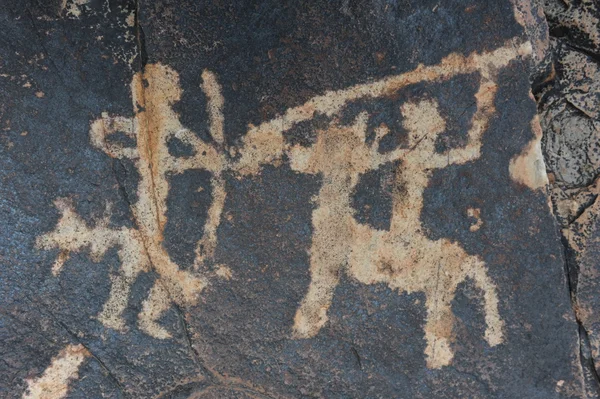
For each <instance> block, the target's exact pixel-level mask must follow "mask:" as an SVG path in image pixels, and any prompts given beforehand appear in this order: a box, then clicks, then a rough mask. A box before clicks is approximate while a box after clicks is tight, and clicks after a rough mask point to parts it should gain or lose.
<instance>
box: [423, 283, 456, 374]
mask: <svg viewBox="0 0 600 399" xmlns="http://www.w3.org/2000/svg"><path fill="white" fill-rule="evenodd" d="M449 283H450V281H447V280H446V279H445V278H444V274H443V272H442V273H440V274H439V275H438V279H437V280H436V281H432V287H431V289H430V290H428V291H429V292H426V295H427V301H426V303H425V305H426V307H427V321H426V323H425V340H426V341H427V346H426V348H425V355H427V367H428V368H431V369H439V368H441V367H443V366H447V365H449V364H450V362H451V361H452V358H453V357H454V353H453V352H452V348H451V347H450V341H451V337H452V327H453V325H454V315H453V314H452V309H451V303H450V302H451V300H452V297H453V296H454V290H453V289H452V287H448V286H447V285H448V284H449ZM433 284H435V286H433Z"/></svg>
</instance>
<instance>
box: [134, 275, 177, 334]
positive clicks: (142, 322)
mask: <svg viewBox="0 0 600 399" xmlns="http://www.w3.org/2000/svg"><path fill="white" fill-rule="evenodd" d="M170 307H171V299H170V298H169V295H168V293H167V290H166V289H165V288H164V287H163V285H162V283H161V281H160V280H156V281H155V282H154V286H153V287H152V288H151V289H150V293H149V294H148V298H146V300H145V301H144V302H143V304H142V311H141V312H140V314H139V315H138V326H139V328H140V330H142V331H144V332H145V333H146V334H148V335H150V336H152V337H154V338H157V339H167V338H170V337H171V334H170V333H169V332H168V331H167V330H166V329H164V328H163V327H162V326H160V325H159V324H158V319H159V318H160V317H161V316H162V314H163V313H164V312H165V311H167V310H168V309H169V308H170Z"/></svg>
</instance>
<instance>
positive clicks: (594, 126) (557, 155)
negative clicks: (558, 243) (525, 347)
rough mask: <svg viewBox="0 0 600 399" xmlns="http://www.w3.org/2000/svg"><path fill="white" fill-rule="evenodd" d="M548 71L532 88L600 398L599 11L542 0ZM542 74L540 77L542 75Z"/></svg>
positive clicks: (593, 387) (593, 5)
mask: <svg viewBox="0 0 600 399" xmlns="http://www.w3.org/2000/svg"><path fill="white" fill-rule="evenodd" d="M538 6H539V7H541V8H543V11H544V13H545V16H546V19H547V23H548V26H549V41H548V44H549V45H548V51H547V54H549V55H550V57H551V59H552V68H551V70H550V71H549V73H547V75H546V78H545V79H542V80H541V81H537V82H534V86H533V90H534V93H535V96H536V99H537V101H538V107H539V113H540V118H541V123H542V128H543V131H544V147H543V148H544V155H545V159H546V166H547V169H548V174H549V178H550V183H551V185H550V196H551V199H552V204H553V209H554V214H555V216H556V219H557V222H558V224H559V226H560V228H561V234H562V237H563V244H564V246H565V257H566V261H567V264H566V266H565V270H566V273H567V275H568V278H569V285H570V290H571V299H572V302H573V307H574V310H575V314H576V317H577V321H578V323H579V326H580V328H579V331H580V332H579V334H580V344H581V361H582V365H583V367H584V371H585V377H586V382H587V395H588V397H589V398H597V397H599V395H600V385H599V379H598V370H600V368H599V367H600V362H599V358H598V356H599V355H600V324H599V320H600V306H598V305H600V279H599V278H600V252H599V251H598V248H599V242H600V241H599V238H600V222H599V220H598V215H599V213H600V199H599V198H598V196H599V194H600V179H599V178H600V6H599V3H598V2H597V1H593V0H541V1H539V2H538ZM545 67H546V66H545V65H544V68H542V69H543V70H544V71H547V69H545Z"/></svg>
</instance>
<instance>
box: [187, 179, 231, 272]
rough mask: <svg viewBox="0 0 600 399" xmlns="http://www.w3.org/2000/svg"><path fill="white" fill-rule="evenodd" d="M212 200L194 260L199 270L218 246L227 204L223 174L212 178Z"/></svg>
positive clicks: (195, 266)
mask: <svg viewBox="0 0 600 399" xmlns="http://www.w3.org/2000/svg"><path fill="white" fill-rule="evenodd" d="M211 185H212V202H211V204H210V208H209V209H208V215H207V218H206V224H205V225H204V234H203V236H202V238H201V239H200V241H198V244H197V245H196V259H195V260H194V269H195V270H198V269H199V268H200V267H202V266H205V262H206V261H207V260H208V259H211V260H212V258H213V256H214V253H215V248H216V246H217V228H218V227H219V224H220V223H221V213H222V212H223V206H224V205H225V197H226V196H227V193H226V192H225V180H224V179H223V178H222V177H221V176H215V177H213V178H212V179H211Z"/></svg>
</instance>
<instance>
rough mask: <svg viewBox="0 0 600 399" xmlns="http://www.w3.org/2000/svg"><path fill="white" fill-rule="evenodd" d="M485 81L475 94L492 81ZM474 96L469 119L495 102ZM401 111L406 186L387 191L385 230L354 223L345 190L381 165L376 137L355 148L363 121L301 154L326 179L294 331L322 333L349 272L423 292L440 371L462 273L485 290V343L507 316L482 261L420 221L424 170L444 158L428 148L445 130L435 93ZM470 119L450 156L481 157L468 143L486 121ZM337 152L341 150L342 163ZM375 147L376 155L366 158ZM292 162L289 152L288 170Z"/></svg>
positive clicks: (431, 352) (432, 359)
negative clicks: (463, 140)
mask: <svg viewBox="0 0 600 399" xmlns="http://www.w3.org/2000/svg"><path fill="white" fill-rule="evenodd" d="M482 86H483V88H482V89H480V92H479V94H481V93H483V91H487V90H489V89H490V88H491V87H492V86H487V85H482ZM480 98H481V101H485V102H486V103H484V104H481V107H482V108H481V110H482V111H480V112H478V113H476V115H475V118H485V119H487V118H488V117H489V116H490V115H491V114H492V112H493V109H491V108H490V107H492V106H493V104H492V103H491V99H493V94H491V93H487V94H485V99H484V98H483V97H482V96H480ZM401 110H402V114H403V116H404V126H405V128H406V129H407V130H408V132H409V146H408V148H407V149H405V150H404V151H403V152H397V154H398V155H399V159H400V160H401V164H400V166H399V167H398V170H397V171H396V180H397V181H396V187H397V188H398V187H402V191H399V190H397V191H396V193H395V195H394V198H393V210H392V220H391V226H390V229H389V231H382V230H376V229H373V228H372V227H370V226H366V225H362V224H360V223H358V222H357V221H356V219H355V218H354V210H353V209H352V208H351V206H350V195H351V194H352V192H353V189H354V187H355V185H356V183H357V181H358V177H359V174H360V173H364V172H365V171H367V170H369V166H371V165H373V164H375V165H377V164H379V162H380V161H379V159H378V158H380V157H381V155H379V154H377V152H376V148H377V147H378V145H377V144H378V142H377V140H376V141H375V143H374V144H373V146H374V148H375V151H373V150H371V151H369V152H363V151H361V149H363V148H366V144H365V132H366V124H365V123H354V125H352V127H351V128H346V129H341V130H339V129H329V130H328V131H326V132H323V133H322V134H320V135H319V139H318V140H317V144H315V145H314V146H313V147H312V151H311V153H310V155H308V156H307V155H305V154H302V156H300V157H299V158H300V159H302V163H303V164H305V165H309V167H308V168H306V167H303V168H301V169H300V170H302V171H303V172H311V171H312V172H313V173H314V172H315V171H321V174H322V176H323V185H322V188H321V191H320V192H319V196H318V200H317V208H316V209H315V210H314V211H313V228H314V232H313V244H312V247H311V284H310V286H309V289H308V292H307V294H306V296H305V298H304V300H303V301H302V304H301V306H300V308H299V309H298V311H297V313H296V317H295V322H294V330H295V334H296V336H297V337H301V338H309V337H312V336H314V335H316V334H317V333H318V331H319V330H320V328H321V327H322V326H323V325H324V324H325V323H326V321H327V309H328V308H329V306H330V304H331V301H332V298H333V293H334V290H335V287H336V285H337V283H338V279H339V276H340V274H341V272H342V271H344V270H345V271H346V273H348V274H349V275H350V276H352V277H353V278H355V279H357V280H358V281H360V282H362V283H365V284H375V283H386V284H388V285H389V286H390V287H391V288H393V289H397V290H399V291H406V292H409V293H410V292H424V293H425V296H426V303H425V306H426V308H427V313H428V314H427V321H426V325H425V338H426V341H427V347H426V349H425V354H426V355H427V364H428V366H429V367H431V368H439V367H441V366H445V365H447V364H449V362H450V360H451V359H452V351H451V348H450V345H449V344H450V339H451V334H452V324H453V315H452V311H451V308H450V302H451V300H452V299H453V297H454V292H455V290H456V287H457V286H458V284H459V283H460V282H462V281H464V280H465V278H467V277H470V278H472V279H473V280H474V282H475V284H476V285H477V286H478V287H479V288H481V289H482V290H483V291H484V302H485V310H486V312H485V313H486V324H487V328H486V339H487V341H488V343H489V344H490V345H492V346H493V345H497V344H499V343H500V342H502V326H503V322H502V320H501V318H500V316H499V314H498V298H497V293H496V289H495V286H494V284H493V283H492V282H491V280H490V279H489V277H488V275H487V271H486V267H485V264H484V263H483V261H481V260H480V259H479V258H478V257H475V256H469V255H468V254H467V253H466V252H465V251H464V250H463V249H462V248H461V247H460V246H459V245H458V244H456V243H452V242H450V241H449V240H446V239H442V240H436V241H434V240H430V239H429V238H427V236H426V235H425V232H424V231H423V228H422V226H421V223H420V220H419V218H420V214H421V209H422V207H423V191H424V189H425V187H426V186H427V183H428V181H429V174H430V170H431V169H432V168H437V167H440V165H441V163H443V164H444V165H445V164H447V162H448V156H447V155H445V154H444V155H442V154H440V155H437V154H436V153H435V148H434V146H435V139H436V137H437V135H438V134H440V133H442V132H443V131H444V130H445V122H444V120H443V119H442V118H441V116H440V115H439V113H438V111H437V103H436V102H435V101H434V100H431V99H424V100H420V101H418V102H408V103H405V104H403V105H402V107H401ZM359 119H361V117H359ZM474 125H475V127H474V130H473V131H471V135H470V136H471V138H470V143H469V144H468V145H467V146H466V147H465V148H463V149H462V150H461V151H458V152H456V153H455V154H454V156H455V157H456V158H455V159H459V160H461V161H463V160H470V159H474V158H477V157H478V155H476V154H477V153H478V149H476V148H474V147H476V146H479V145H480V142H479V139H480V135H481V133H482V132H483V129H484V128H485V124H484V123H482V124H474ZM340 131H346V132H349V134H350V135H353V137H352V139H347V138H345V137H344V136H343V135H340V134H339V132H340ZM381 136H382V134H379V135H378V137H381ZM321 141H329V142H330V146H331V147H330V148H327V145H325V146H323V145H321ZM352 141H354V142H352ZM357 149H358V151H357ZM303 151H306V150H303ZM334 154H335V155H334ZM337 154H340V156H341V157H344V156H345V158H344V159H346V160H347V161H346V164H345V165H344V162H343V161H342V159H338V158H337V156H336V155H337ZM373 154H375V156H374V157H373V156H371V157H370V156H369V155H373ZM305 159H306V161H305ZM463 162H464V161H463ZM296 163H297V162H295V159H294V158H293V157H292V161H291V164H292V167H294V166H295V165H296ZM340 163H341V164H342V165H341V167H340ZM456 163H458V161H457V162H456Z"/></svg>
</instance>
